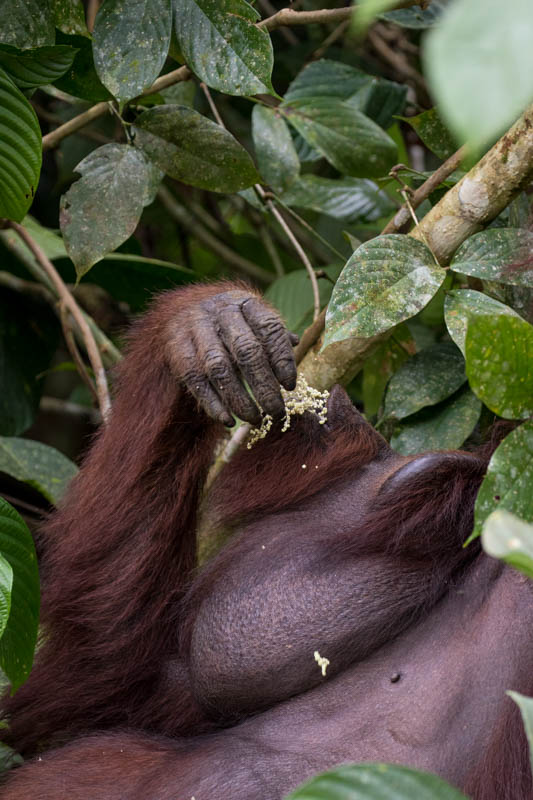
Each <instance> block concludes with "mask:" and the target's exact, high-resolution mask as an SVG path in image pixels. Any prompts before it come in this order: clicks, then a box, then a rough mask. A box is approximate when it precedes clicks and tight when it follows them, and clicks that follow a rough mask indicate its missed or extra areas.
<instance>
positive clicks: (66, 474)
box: [0, 436, 78, 505]
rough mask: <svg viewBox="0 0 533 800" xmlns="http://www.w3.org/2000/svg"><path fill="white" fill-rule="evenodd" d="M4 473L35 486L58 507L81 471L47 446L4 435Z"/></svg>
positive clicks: (0, 453)
mask: <svg viewBox="0 0 533 800" xmlns="http://www.w3.org/2000/svg"><path fill="white" fill-rule="evenodd" d="M0 472H5V473H6V474H7V475H11V477H12V478H15V479H16V480H17V481H22V482H23V483H27V484H28V485H29V486H33V488H34V489H37V491H38V492H40V493H41V494H42V495H43V497H46V499H47V500H48V501H49V502H50V503H52V504H53V505H57V503H58V501H59V500H60V499H61V498H62V496H63V494H64V493H65V491H66V488H67V486H68V484H69V483H70V481H71V480H72V478H73V477H74V476H75V475H76V474H77V472H78V468H77V467H76V465H75V464H73V463H72V461H70V459H68V458H67V457H66V456H64V455H63V453H60V452H59V450H56V449H55V448H54V447H49V446H48V445H47V444H43V443H42V442H35V441H33V440H32V439H18V438H17V437H15V436H13V437H11V436H0Z"/></svg>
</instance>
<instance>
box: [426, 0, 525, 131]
mask: <svg viewBox="0 0 533 800" xmlns="http://www.w3.org/2000/svg"><path fill="white" fill-rule="evenodd" d="M532 30H533V4H532V3H531V0H508V2H507V3H506V4H505V9H503V8H502V4H501V2H500V0H469V2H467V3H451V4H450V5H449V7H448V8H447V9H446V11H445V12H444V13H443V15H442V18H441V20H440V23H439V25H437V26H436V27H435V28H434V29H433V30H432V31H431V32H430V33H429V34H428V36H427V37H426V39H425V48H424V53H423V55H424V61H425V65H426V74H427V76H428V78H429V81H430V86H431V89H432V90H433V92H434V94H435V96H436V98H437V101H438V104H439V106H440V107H441V110H442V114H443V116H444V117H445V119H446V120H447V121H448V123H449V125H450V127H451V129H452V131H454V132H455V133H456V135H457V136H458V138H459V140H460V141H463V140H465V139H467V140H469V141H470V142H472V143H473V144H474V146H477V147H483V146H485V145H486V144H488V143H489V142H490V141H491V140H492V139H494V138H495V137H496V136H498V135H500V134H501V133H503V131H504V130H505V129H506V128H507V127H508V126H509V125H510V124H511V123H512V122H514V120H515V119H516V118H517V117H518V116H519V115H520V114H521V113H522V111H523V110H524V108H526V106H528V105H529V103H530V102H531V99H532V98H533V48H532V47H531V31H532Z"/></svg>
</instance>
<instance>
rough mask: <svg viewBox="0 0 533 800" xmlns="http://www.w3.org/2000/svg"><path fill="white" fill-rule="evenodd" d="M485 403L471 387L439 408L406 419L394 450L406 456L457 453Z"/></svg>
mask: <svg viewBox="0 0 533 800" xmlns="http://www.w3.org/2000/svg"><path fill="white" fill-rule="evenodd" d="M480 414H481V402H480V401H479V400H478V399H477V397H476V396H475V395H474V394H472V392H471V391H470V389H469V388H468V386H463V387H462V388H461V389H459V391H458V392H456V393H455V394H454V395H453V396H452V397H450V398H449V399H447V400H444V401H443V402H442V403H439V404H438V405H436V406H432V407H431V408H425V409H423V410H422V411H419V412H418V414H415V415H414V416H413V417H411V418H410V419H408V420H406V421H405V422H404V424H403V425H401V426H400V427H399V428H398V430H397V431H396V432H395V433H394V436H393V437H392V438H391V447H392V448H393V449H394V450H396V452H397V453H401V454H402V455H404V456H411V455H415V453H423V452H425V451H427V450H457V448H459V447H461V445H462V444H463V442H464V441H465V440H466V439H467V438H468V437H469V436H470V434H471V433H472V431H473V430H474V428H475V426H476V424H477V422H478V420H479V415H480Z"/></svg>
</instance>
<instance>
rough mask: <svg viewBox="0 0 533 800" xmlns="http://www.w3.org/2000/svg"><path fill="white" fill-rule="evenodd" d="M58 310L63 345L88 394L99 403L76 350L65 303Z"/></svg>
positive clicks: (93, 386) (92, 384)
mask: <svg viewBox="0 0 533 800" xmlns="http://www.w3.org/2000/svg"><path fill="white" fill-rule="evenodd" d="M59 310H60V320H61V328H62V330H63V338H64V339H65V344H66V345H67V349H68V351H69V353H70V355H71V356H72V360H73V361H74V363H75V365H76V369H77V370H78V372H79V374H80V377H81V379H82V381H83V382H84V384H85V385H86V386H87V388H88V389H89V391H90V393H91V394H92V396H93V397H94V399H95V400H96V402H97V403H98V402H99V399H98V392H97V391H96V387H95V385H94V383H93V381H92V380H91V376H90V375H89V373H88V372H87V367H86V366H85V364H84V362H83V358H82V357H81V354H80V351H79V350H78V345H77V344H76V340H75V338H74V331H73V330H72V325H71V324H70V320H69V318H68V313H69V312H68V309H67V307H66V305H65V303H63V302H61V303H60V304H59Z"/></svg>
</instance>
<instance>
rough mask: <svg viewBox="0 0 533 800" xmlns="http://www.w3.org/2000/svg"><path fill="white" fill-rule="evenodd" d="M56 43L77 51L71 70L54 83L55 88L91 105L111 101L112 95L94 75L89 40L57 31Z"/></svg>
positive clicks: (94, 70)
mask: <svg viewBox="0 0 533 800" xmlns="http://www.w3.org/2000/svg"><path fill="white" fill-rule="evenodd" d="M57 42H58V44H63V45H69V46H70V47H75V48H76V50H77V51H78V52H77V53H76V56H75V58H74V63H73V64H72V66H71V68H70V69H69V70H67V72H66V73H65V74H64V75H63V77H62V78H59V80H57V81H56V82H55V85H56V86H57V88H58V89H61V90H62V91H64V92H68V94H72V95H74V97H81V98H82V100H89V101H90V102H92V103H97V102H99V101H101V100H111V98H112V97H113V95H112V94H111V92H108V91H107V89H106V88H105V86H104V84H103V83H102V82H101V80H100V78H99V77H98V75H97V73H96V69H95V67H94V60H93V48H92V42H91V40H90V39H87V38H86V37H85V36H79V35H72V36H68V35H67V34H65V33H62V32H61V31H57Z"/></svg>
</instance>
